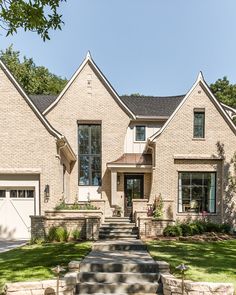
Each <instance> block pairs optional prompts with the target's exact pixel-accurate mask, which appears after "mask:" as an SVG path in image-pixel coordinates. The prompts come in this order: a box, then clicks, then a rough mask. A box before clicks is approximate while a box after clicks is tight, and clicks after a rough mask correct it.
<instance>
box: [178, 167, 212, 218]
mask: <svg viewBox="0 0 236 295" xmlns="http://www.w3.org/2000/svg"><path fill="white" fill-rule="evenodd" d="M180 173H211V174H215V206H214V212H207V213H208V214H216V201H217V172H216V171H178V180H177V190H178V199H177V212H178V213H179V214H182V213H183V214H186V213H190V214H191V212H186V211H185V212H180V211H179V198H180V195H179V192H180V191H179V175H180ZM193 213H194V214H196V213H200V212H193Z"/></svg>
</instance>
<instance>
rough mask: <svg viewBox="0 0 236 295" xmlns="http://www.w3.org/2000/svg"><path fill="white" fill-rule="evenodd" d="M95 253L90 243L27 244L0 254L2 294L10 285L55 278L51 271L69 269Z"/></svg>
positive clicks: (0, 289) (0, 290)
mask: <svg viewBox="0 0 236 295" xmlns="http://www.w3.org/2000/svg"><path fill="white" fill-rule="evenodd" d="M90 250H91V243H90V242H82V243H52V244H42V245H27V246H24V247H21V248H17V249H14V250H11V251H8V252H5V253H1V254H0V294H1V292H2V290H3V286H4V284H5V283H6V282H21V281H37V280H45V279H50V278H54V277H55V275H54V274H53V272H52V270H51V268H52V267H55V266H57V265H61V266H63V267H64V268H67V265H68V263H69V262H70V261H72V260H81V259H83V257H85V256H86V255H87V254H88V253H89V251H90Z"/></svg>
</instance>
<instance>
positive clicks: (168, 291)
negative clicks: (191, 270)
mask: <svg viewBox="0 0 236 295" xmlns="http://www.w3.org/2000/svg"><path fill="white" fill-rule="evenodd" d="M161 281H162V284H163V294H164V295H182V280H181V279H177V278H176V277H174V276H173V275H171V274H169V273H166V274H161ZM184 294H185V295H233V294H234V286H233V284H230V283H209V282H192V281H189V280H185V281H184Z"/></svg>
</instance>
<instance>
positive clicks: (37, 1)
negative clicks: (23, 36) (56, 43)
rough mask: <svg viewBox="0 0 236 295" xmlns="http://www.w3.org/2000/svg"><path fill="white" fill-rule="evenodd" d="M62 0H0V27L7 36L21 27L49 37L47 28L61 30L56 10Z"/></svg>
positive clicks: (59, 17) (60, 22)
mask: <svg viewBox="0 0 236 295" xmlns="http://www.w3.org/2000/svg"><path fill="white" fill-rule="evenodd" d="M62 2H66V0H28V1H23V0H0V27H1V28H2V30H5V31H6V35H7V36H8V35H12V34H14V33H16V32H17V31H18V30H19V29H21V28H23V29H24V30H25V31H32V32H36V33H37V34H38V35H39V36H40V37H41V38H43V40H44V41H45V40H46V39H50V38H49V30H57V29H59V30H61V26H62V24H63V21H62V15H60V14H59V12H58V9H59V6H60V4H61V3H62Z"/></svg>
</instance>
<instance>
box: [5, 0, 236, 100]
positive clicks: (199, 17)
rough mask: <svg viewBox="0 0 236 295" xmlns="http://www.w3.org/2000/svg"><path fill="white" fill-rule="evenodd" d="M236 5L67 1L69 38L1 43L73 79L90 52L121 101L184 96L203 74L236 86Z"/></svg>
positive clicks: (60, 34) (176, 0)
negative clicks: (126, 97) (135, 95)
mask: <svg viewBox="0 0 236 295" xmlns="http://www.w3.org/2000/svg"><path fill="white" fill-rule="evenodd" d="M235 11H236V1H235V0H223V1H222V0H67V3H65V4H63V5H62V6H61V12H62V14H63V19H64V21H65V26H64V27H63V30H62V31H57V32H52V33H51V40H50V41H47V42H45V43H44V42H43V41H42V40H41V39H40V38H39V37H38V36H37V35H35V34H33V33H25V32H19V33H18V34H17V35H14V36H13V37H7V38H6V37H4V35H1V36H0V49H5V48H6V47H8V46H9V45H10V44H13V46H14V48H15V49H16V50H19V51H20V52H21V53H22V54H23V55H26V56H27V57H33V59H34V61H35V62H36V64H37V65H44V66H46V67H48V68H49V69H50V70H51V71H52V72H53V73H55V74H58V75H61V76H63V77H64V76H65V77H67V78H70V77H71V76H72V74H73V73H74V71H75V70H76V69H77V67H78V66H79V65H80V63H81V62H82V60H83V58H84V57H85V55H86V52H87V51H88V50H90V51H91V54H92V57H93V59H94V60H95V62H96V63H97V65H98V66H99V67H100V69H101V70H102V72H103V73H104V74H105V76H106V77H107V78H108V80H109V81H110V82H111V84H112V85H113V87H114V88H115V89H116V90H117V92H118V93H119V94H130V93H137V92H139V93H141V94H146V95H176V94H183V93H185V92H186V91H187V90H189V88H190V87H191V86H192V84H193V82H194V80H195V78H196V76H197V74H198V72H199V71H200V70H202V71H203V73H204V76H205V79H206V81H207V82H208V83H211V82H214V81H216V80H217V79H218V78H222V77H223V76H224V75H226V76H228V78H229V80H230V81H231V82H232V83H236V60H235V56H236V17H235Z"/></svg>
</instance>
